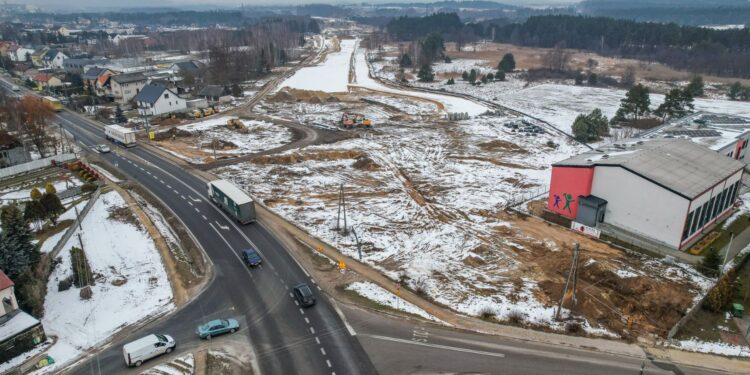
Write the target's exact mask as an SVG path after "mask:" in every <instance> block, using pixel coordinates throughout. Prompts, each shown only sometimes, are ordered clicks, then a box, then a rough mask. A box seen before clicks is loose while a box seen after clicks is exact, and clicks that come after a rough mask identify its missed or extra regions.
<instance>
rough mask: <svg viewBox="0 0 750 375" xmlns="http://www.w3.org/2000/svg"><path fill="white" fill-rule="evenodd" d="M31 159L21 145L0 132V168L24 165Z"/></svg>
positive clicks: (10, 136) (5, 132)
mask: <svg viewBox="0 0 750 375" xmlns="http://www.w3.org/2000/svg"><path fill="white" fill-rule="evenodd" d="M29 160H31V157H30V155H29V153H28V151H26V149H25V148H24V147H23V144H21V142H19V141H18V139H16V138H15V137H13V136H12V135H10V134H8V132H7V131H5V130H0V168H5V167H11V166H14V165H16V164H21V163H25V162H27V161H29Z"/></svg>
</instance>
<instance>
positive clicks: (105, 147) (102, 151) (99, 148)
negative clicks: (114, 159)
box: [95, 144, 112, 154]
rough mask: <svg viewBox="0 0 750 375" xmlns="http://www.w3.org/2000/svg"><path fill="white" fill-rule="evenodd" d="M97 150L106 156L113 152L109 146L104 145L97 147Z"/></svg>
mask: <svg viewBox="0 0 750 375" xmlns="http://www.w3.org/2000/svg"><path fill="white" fill-rule="evenodd" d="M95 149H96V151H99V152H100V153H102V154H106V153H108V152H110V151H112V149H110V148H109V146H107V145H103V144H102V145H96V147H95Z"/></svg>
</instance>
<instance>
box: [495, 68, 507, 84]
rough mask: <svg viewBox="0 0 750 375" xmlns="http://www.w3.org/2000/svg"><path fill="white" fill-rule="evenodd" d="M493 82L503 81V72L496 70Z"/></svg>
mask: <svg viewBox="0 0 750 375" xmlns="http://www.w3.org/2000/svg"><path fill="white" fill-rule="evenodd" d="M495 80H497V81H505V72H504V71H502V70H498V71H497V73H496V74H495Z"/></svg>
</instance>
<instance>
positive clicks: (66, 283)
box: [57, 275, 73, 292]
mask: <svg viewBox="0 0 750 375" xmlns="http://www.w3.org/2000/svg"><path fill="white" fill-rule="evenodd" d="M71 286H73V275H70V276H68V277H66V278H64V279H62V280H60V281H59V282H58V283H57V291H58V292H64V291H66V290H68V289H70V287H71Z"/></svg>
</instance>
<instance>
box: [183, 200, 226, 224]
mask: <svg viewBox="0 0 750 375" xmlns="http://www.w3.org/2000/svg"><path fill="white" fill-rule="evenodd" d="M188 204H189V205H191V206H192V205H193V202H191V201H188ZM216 224H219V222H218V221H217V222H216Z"/></svg>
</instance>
